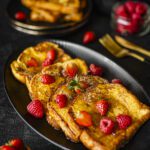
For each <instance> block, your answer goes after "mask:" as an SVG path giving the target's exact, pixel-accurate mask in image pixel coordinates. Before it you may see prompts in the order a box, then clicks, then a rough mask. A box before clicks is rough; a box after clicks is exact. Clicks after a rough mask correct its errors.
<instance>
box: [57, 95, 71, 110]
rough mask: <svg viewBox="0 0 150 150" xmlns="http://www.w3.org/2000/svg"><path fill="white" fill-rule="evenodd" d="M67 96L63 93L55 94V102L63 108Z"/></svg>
mask: <svg viewBox="0 0 150 150" xmlns="http://www.w3.org/2000/svg"><path fill="white" fill-rule="evenodd" d="M67 100H68V98H67V96H66V95H64V94H60V95H57V96H56V103H57V104H58V106H59V107H60V108H64V107H65V106H66V105H67Z"/></svg>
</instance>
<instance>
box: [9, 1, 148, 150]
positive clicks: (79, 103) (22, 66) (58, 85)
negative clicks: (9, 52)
mask: <svg viewBox="0 0 150 150" xmlns="http://www.w3.org/2000/svg"><path fill="white" fill-rule="evenodd" d="M33 1H34V0H33ZM66 1H67V0H66ZM51 49H55V51H56V52H57V53H56V54H57V55H56V58H55V60H54V61H53V64H50V65H47V66H43V65H42V62H43V61H44V60H45V59H46V57H47V52H48V51H49V50H51ZM32 59H34V60H36V62H38V65H33V66H29V65H28V61H30V60H32ZM69 65H71V66H76V67H77V68H78V71H77V72H76V74H75V76H71V77H70V76H68V75H67V73H66V69H67V67H68V66H69ZM11 70H12V73H13V75H14V77H15V78H16V79H17V80H19V81H20V82H22V83H24V84H26V86H27V88H28V91H29V95H30V97H31V100H35V99H38V100H40V101H41V103H42V104H43V106H44V110H45V114H46V120H47V122H48V123H49V124H50V125H51V126H53V127H54V128H55V129H60V130H62V131H63V132H64V134H65V135H66V136H67V138H69V139H70V140H71V141H73V142H82V143H83V144H84V145H85V146H86V147H87V148H88V149H91V150H116V149H118V148H120V147H121V146H122V145H124V144H125V143H126V142H127V141H128V140H129V139H130V138H131V137H132V136H133V135H134V134H135V132H136V131H137V129H138V128H139V127H140V126H141V125H142V124H143V123H144V122H145V121H147V120H148V119H149V118H150V108H149V107H148V106H146V105H144V104H143V103H141V102H140V101H139V100H138V99H137V97H136V96H134V95H133V94H132V93H131V92H130V91H128V90H127V89H126V88H125V87H124V86H123V85H121V84H113V83H109V82H108V81H107V80H106V79H104V78H102V77H100V76H95V75H91V74H89V69H88V66H87V64H86V63H85V61H84V60H82V59H79V58H75V59H73V58H72V57H71V56H69V55H68V54H66V53H65V52H64V51H63V50H62V49H61V48H60V47H59V46H58V45H57V44H54V43H52V42H42V43H39V44H37V45H36V46H33V47H30V48H27V49H25V50H24V51H23V52H22V53H21V54H20V55H19V57H18V58H17V60H15V61H13V62H12V63H11ZM45 74H46V75H50V76H53V77H54V78H55V82H54V83H52V84H43V83H42V82H41V77H42V75H45ZM81 83H86V85H88V86H87V87H86V88H84V89H82V88H81V87H82V86H81V85H82V84H81ZM77 89H80V90H77ZM60 94H63V95H66V96H67V105H66V106H65V107H63V108H60V107H59V105H58V104H57V103H56V97H57V95H60ZM100 99H105V100H107V101H108V103H109V105H110V107H109V110H108V112H107V114H106V116H102V115H100V114H99V112H98V110H97V109H96V107H95V104H96V103H97V102H98V101H99V100H100ZM80 112H86V113H88V114H90V116H91V118H92V124H91V125H89V126H82V125H81V124H78V122H77V118H78V116H79V115H80ZM120 114H125V115H129V116H130V117H131V118H132V124H131V125H130V126H128V127H127V128H126V129H125V130H122V129H119V128H117V127H115V129H114V131H113V132H112V133H111V134H105V133H104V132H102V131H101V129H100V128H99V122H100V120H101V119H103V118H104V117H107V118H111V120H113V121H114V122H116V119H115V118H116V117H117V116H118V115H120Z"/></svg>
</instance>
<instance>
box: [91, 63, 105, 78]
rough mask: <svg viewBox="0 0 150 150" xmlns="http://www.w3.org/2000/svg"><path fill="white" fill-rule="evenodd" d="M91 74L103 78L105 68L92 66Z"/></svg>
mask: <svg viewBox="0 0 150 150" xmlns="http://www.w3.org/2000/svg"><path fill="white" fill-rule="evenodd" d="M90 72H91V74H92V75H97V76H101V75H102V73H103V68H102V67H100V66H96V65H95V64H91V65H90Z"/></svg>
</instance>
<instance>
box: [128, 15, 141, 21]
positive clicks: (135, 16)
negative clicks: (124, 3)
mask: <svg viewBox="0 0 150 150" xmlns="http://www.w3.org/2000/svg"><path fill="white" fill-rule="evenodd" d="M131 17H132V20H134V21H136V22H138V21H140V20H141V19H142V17H141V15H140V14H137V13H133V14H132V16H131Z"/></svg>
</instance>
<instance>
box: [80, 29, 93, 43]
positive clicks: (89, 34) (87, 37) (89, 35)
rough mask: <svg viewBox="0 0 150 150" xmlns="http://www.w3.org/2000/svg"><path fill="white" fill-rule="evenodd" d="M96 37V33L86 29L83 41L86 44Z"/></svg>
mask: <svg viewBox="0 0 150 150" xmlns="http://www.w3.org/2000/svg"><path fill="white" fill-rule="evenodd" d="M95 39H96V35H95V33H94V32H92V31H88V32H86V33H85V34H84V37H83V43H84V44H88V43H90V42H92V41H94V40H95Z"/></svg>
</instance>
